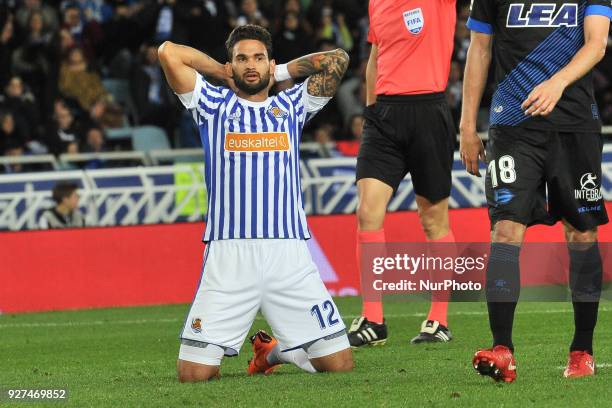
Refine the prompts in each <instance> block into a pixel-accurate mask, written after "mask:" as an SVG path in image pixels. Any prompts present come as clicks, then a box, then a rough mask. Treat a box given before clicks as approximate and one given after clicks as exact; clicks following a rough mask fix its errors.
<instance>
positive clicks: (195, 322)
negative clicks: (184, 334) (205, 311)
mask: <svg viewBox="0 0 612 408" xmlns="http://www.w3.org/2000/svg"><path fill="white" fill-rule="evenodd" d="M191 330H193V332H194V333H201V332H202V319H200V318H199V317H194V318H193V319H192V320H191Z"/></svg>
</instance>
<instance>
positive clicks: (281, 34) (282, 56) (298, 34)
mask: <svg viewBox="0 0 612 408" xmlns="http://www.w3.org/2000/svg"><path fill="white" fill-rule="evenodd" d="M273 43H274V58H275V59H276V60H277V61H278V62H279V63H285V62H288V61H291V60H293V59H295V58H298V57H301V56H302V55H306V54H309V53H311V52H312V51H313V45H312V42H311V40H310V37H309V36H308V34H306V31H304V29H303V28H302V27H301V25H300V20H299V15H298V14H297V13H295V12H293V11H290V12H288V13H287V14H286V15H285V18H284V19H283V26H282V27H281V28H280V30H279V31H278V33H277V34H276V36H275V37H274V41H273Z"/></svg>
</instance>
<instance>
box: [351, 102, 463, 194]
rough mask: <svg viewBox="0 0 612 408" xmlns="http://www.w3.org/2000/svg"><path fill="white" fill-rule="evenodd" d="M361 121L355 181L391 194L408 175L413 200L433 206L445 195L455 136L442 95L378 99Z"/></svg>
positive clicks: (449, 181) (448, 185) (448, 190)
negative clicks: (373, 182) (376, 183)
mask: <svg viewBox="0 0 612 408" xmlns="http://www.w3.org/2000/svg"><path fill="white" fill-rule="evenodd" d="M364 117H365V125H364V130H363V138H362V141H361V147H360V148H359V155H358V156H357V180H360V179H362V178H374V179H377V180H380V181H382V182H383V183H385V184H388V185H389V186H390V187H391V188H393V192H395V191H397V188H398V186H399V184H400V182H401V181H402V179H403V178H404V177H405V176H406V174H407V173H410V175H411V177H412V184H413V186H414V191H415V193H416V194H418V195H420V196H423V197H425V198H426V199H428V200H429V201H431V202H434V203H435V202H437V201H440V200H442V199H444V198H447V197H448V196H449V195H450V190H451V169H452V165H453V152H454V147H455V138H456V131H455V126H454V122H453V118H452V115H451V112H450V109H449V107H448V104H447V103H446V99H445V97H444V94H443V93H435V94H425V95H378V96H377V98H376V103H375V104H374V105H370V106H368V107H366V109H365V112H364Z"/></svg>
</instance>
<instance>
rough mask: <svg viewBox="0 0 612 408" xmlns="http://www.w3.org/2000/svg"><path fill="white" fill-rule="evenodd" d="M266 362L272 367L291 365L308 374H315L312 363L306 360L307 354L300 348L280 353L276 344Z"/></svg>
mask: <svg viewBox="0 0 612 408" xmlns="http://www.w3.org/2000/svg"><path fill="white" fill-rule="evenodd" d="M267 360H268V363H269V364H272V365H276V364H293V365H295V366H297V367H299V368H301V369H302V370H304V371H307V372H309V373H316V372H317V370H315V368H314V367H313V366H312V363H311V362H310V359H309V358H308V354H306V352H305V351H304V350H303V349H301V348H298V349H295V350H290V351H281V348H280V346H279V345H278V344H277V345H276V346H274V348H273V349H272V351H271V352H270V353H269V354H268V357H267Z"/></svg>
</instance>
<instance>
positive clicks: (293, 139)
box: [179, 74, 331, 241]
mask: <svg viewBox="0 0 612 408" xmlns="http://www.w3.org/2000/svg"><path fill="white" fill-rule="evenodd" d="M307 81H308V80H306V81H305V82H303V83H301V84H297V85H295V86H293V87H292V88H289V89H287V90H285V91H282V92H280V93H279V94H277V95H275V96H271V97H269V98H268V99H267V100H266V101H264V102H251V101H247V100H245V99H242V98H239V97H238V96H237V95H236V94H235V93H234V92H233V91H232V90H231V89H229V88H226V87H220V86H213V85H212V84H210V83H209V82H207V81H206V80H205V79H204V78H203V77H202V76H201V75H200V74H197V79H196V86H195V89H194V91H193V93H189V94H183V95H179V99H181V101H182V103H183V104H184V106H185V107H186V108H187V109H189V110H190V111H191V112H192V114H193V118H194V120H195V122H196V124H197V126H198V129H199V132H200V138H201V140H202V147H203V148H204V173H205V174H204V181H205V183H206V189H207V191H208V214H207V219H206V231H205V232H204V238H203V240H204V241H212V240H220V239H241V238H294V239H308V238H310V232H309V231H308V226H307V224H306V214H305V212H304V208H303V204H302V189H301V182H300V165H299V160H300V154H299V142H300V137H301V135H302V128H303V127H304V124H305V123H306V122H307V121H308V120H309V119H310V118H312V117H313V116H314V115H315V114H316V113H317V112H318V111H319V110H321V109H322V108H323V107H324V106H325V104H326V103H327V102H328V101H329V100H330V99H331V98H326V97H316V96H312V95H309V94H308V93H307V92H306V84H307Z"/></svg>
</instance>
